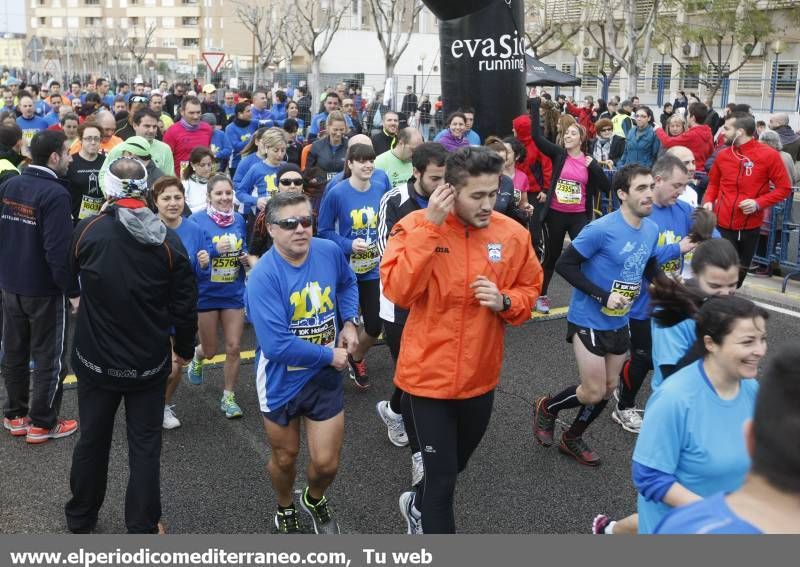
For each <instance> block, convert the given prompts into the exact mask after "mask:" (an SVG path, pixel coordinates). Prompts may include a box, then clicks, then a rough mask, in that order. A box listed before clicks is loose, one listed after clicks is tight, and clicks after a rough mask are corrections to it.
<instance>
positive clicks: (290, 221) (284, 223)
mask: <svg viewBox="0 0 800 567" xmlns="http://www.w3.org/2000/svg"><path fill="white" fill-rule="evenodd" d="M313 222H314V219H312V218H311V217H289V218H286V219H281V220H279V221H278V222H276V223H273V224H277V225H278V226H279V227H281V228H282V229H283V230H297V225H298V224H299V225H302V226H303V228H308V227H309V226H311V224H312V223H313Z"/></svg>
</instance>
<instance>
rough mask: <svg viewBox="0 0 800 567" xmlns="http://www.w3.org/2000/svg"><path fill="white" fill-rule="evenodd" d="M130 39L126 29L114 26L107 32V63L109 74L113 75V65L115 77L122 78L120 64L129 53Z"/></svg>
mask: <svg viewBox="0 0 800 567" xmlns="http://www.w3.org/2000/svg"><path fill="white" fill-rule="evenodd" d="M127 41H128V37H127V34H126V33H125V30H122V29H120V28H116V27H115V28H112V29H110V30H108V32H107V33H106V45H105V53H106V64H107V65H108V68H109V73H108V76H109V77H111V76H112V72H111V68H112V66H113V77H114V78H115V79H119V78H120V73H119V65H120V62H121V60H122V56H123V55H124V54H126V53H127V48H126V43H127Z"/></svg>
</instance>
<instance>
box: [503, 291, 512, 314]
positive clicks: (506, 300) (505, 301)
mask: <svg viewBox="0 0 800 567" xmlns="http://www.w3.org/2000/svg"><path fill="white" fill-rule="evenodd" d="M509 309H511V298H510V297H508V296H507V295H506V294H505V293H504V294H503V308H502V309H501V311H508V310H509Z"/></svg>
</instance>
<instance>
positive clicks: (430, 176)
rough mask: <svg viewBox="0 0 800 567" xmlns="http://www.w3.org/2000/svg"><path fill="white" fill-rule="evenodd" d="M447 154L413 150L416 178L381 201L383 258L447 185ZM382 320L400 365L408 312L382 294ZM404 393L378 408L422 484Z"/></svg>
mask: <svg viewBox="0 0 800 567" xmlns="http://www.w3.org/2000/svg"><path fill="white" fill-rule="evenodd" d="M447 155H448V154H447V150H445V149H444V146H442V145H441V144H439V143H436V142H428V143H425V144H420V145H419V146H417V147H416V148H414V152H413V154H412V155H411V163H412V165H413V167H414V169H413V177H412V178H411V179H409V180H408V182H407V183H403V184H402V185H398V186H396V187H394V188H393V189H392V190H391V191H389V192H388V193H386V194H385V195H384V196H383V197H382V198H381V206H380V208H379V210H378V251H379V253H380V254H381V255H383V252H384V250H385V249H386V244H387V242H388V240H389V234H390V233H391V232H392V227H393V226H394V225H395V223H397V222H399V221H400V219H402V218H403V217H405V216H406V215H408V214H409V213H413V212H414V211H417V210H419V209H424V208H427V206H428V199H429V198H430V196H431V194H432V193H433V192H434V191H435V190H436V189H437V188H438V187H439V186H440V185H443V184H444V164H445V160H447ZM380 305H381V309H380V316H381V319H382V320H383V336H384V339H385V340H386V344H387V346H388V347H389V353H390V354H391V355H392V360H394V362H395V364H396V363H397V357H398V356H399V354H400V339H401V338H402V336H403V327H404V326H405V324H406V319H408V310H407V309H403V308H401V307H398V306H396V305H394V304H393V303H392V302H391V301H389V300H388V299H386V297H384V295H383V293H381V304H380ZM402 395H403V391H402V390H400V389H399V388H397V387H395V389H394V392H393V393H392V398H391V400H382V401H380V402H378V404H377V405H376V406H375V407H376V410H377V412H378V415H379V416H380V418H381V419H382V420H383V422H384V423H385V424H386V427H387V428H388V434H389V439H390V440H391V442H392V443H393V444H394V445H397V446H399V447H404V446H406V445H410V447H411V484H412V486H415V485H417V484H419V483H420V481H422V477H423V467H422V453H421V452H420V447H419V441H418V440H417V437H416V435H415V434H414V428H413V424H411V423H409V424H408V426H406V425H405V424H404V422H403V417H402V414H401V406H400V399H401V397H402Z"/></svg>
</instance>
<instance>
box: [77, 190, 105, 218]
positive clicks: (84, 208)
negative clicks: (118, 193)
mask: <svg viewBox="0 0 800 567" xmlns="http://www.w3.org/2000/svg"><path fill="white" fill-rule="evenodd" d="M102 206H103V198H102V197H90V196H89V195H84V196H83V197H81V208H80V209H79V210H78V219H80V220H83V219H86V218H89V217H94V216H97V215H99V214H100V208H101V207H102Z"/></svg>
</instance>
